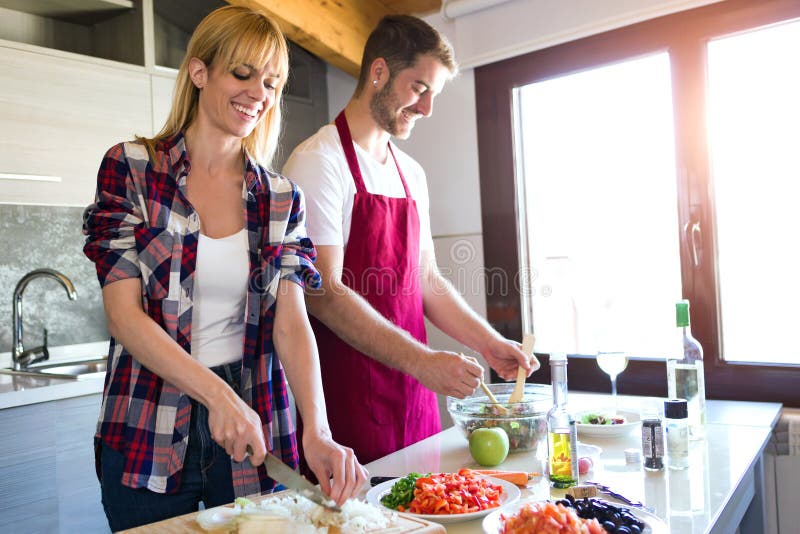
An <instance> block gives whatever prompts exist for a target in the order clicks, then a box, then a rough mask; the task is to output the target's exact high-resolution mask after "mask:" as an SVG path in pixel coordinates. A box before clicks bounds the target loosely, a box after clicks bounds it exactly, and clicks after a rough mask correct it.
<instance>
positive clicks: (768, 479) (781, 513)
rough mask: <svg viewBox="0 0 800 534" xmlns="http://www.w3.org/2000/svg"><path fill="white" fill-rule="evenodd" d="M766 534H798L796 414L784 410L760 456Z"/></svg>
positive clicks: (799, 433)
mask: <svg viewBox="0 0 800 534" xmlns="http://www.w3.org/2000/svg"><path fill="white" fill-rule="evenodd" d="M764 483H765V486H766V489H765V496H764V497H765V501H766V508H767V510H766V515H767V529H768V530H767V532H768V534H797V533H798V532H800V506H798V495H800V410H798V409H793V408H784V409H783V413H782V414H781V419H780V421H779V422H778V424H777V425H776V426H775V430H774V431H773V433H772V439H771V440H770V443H769V446H768V447H767V450H766V452H765V454H764Z"/></svg>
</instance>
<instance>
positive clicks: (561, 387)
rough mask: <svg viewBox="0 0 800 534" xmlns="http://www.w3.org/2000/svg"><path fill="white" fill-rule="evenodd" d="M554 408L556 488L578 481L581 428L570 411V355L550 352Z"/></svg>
mask: <svg viewBox="0 0 800 534" xmlns="http://www.w3.org/2000/svg"><path fill="white" fill-rule="evenodd" d="M550 376H551V378H552V382H553V407H552V408H550V411H548V412H547V446H548V448H547V450H548V466H549V468H550V482H551V484H552V485H553V486H554V487H556V488H568V487H570V486H574V485H575V484H577V483H578V427H577V426H575V419H574V418H573V417H572V415H570V413H569V411H568V410H567V355H566V354H563V353H554V354H551V355H550Z"/></svg>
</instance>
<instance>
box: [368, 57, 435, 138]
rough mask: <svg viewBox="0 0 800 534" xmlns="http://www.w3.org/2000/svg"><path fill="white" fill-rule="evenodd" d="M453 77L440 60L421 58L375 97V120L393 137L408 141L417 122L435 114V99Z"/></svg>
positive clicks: (372, 104)
mask: <svg viewBox="0 0 800 534" xmlns="http://www.w3.org/2000/svg"><path fill="white" fill-rule="evenodd" d="M449 76H450V71H449V70H447V67H445V66H444V65H442V63H441V62H440V61H439V60H438V59H436V58H434V57H433V56H428V55H423V56H420V57H419V58H418V59H417V62H416V64H414V65H413V66H412V67H409V68H407V69H404V70H401V71H399V72H397V73H393V76H392V77H391V78H390V79H389V81H388V83H387V84H386V85H385V86H384V87H383V88H382V89H381V90H379V91H378V92H377V93H376V94H375V95H374V96H373V97H372V100H371V101H370V111H371V112H372V118H373V120H374V121H375V122H376V123H377V124H378V126H380V127H381V128H383V129H384V130H386V131H387V132H388V133H389V134H390V135H392V136H394V137H397V138H398V139H408V137H409V136H410V135H411V129H412V128H414V123H415V122H416V120H417V119H418V118H420V117H423V116H424V117H429V116H430V115H431V113H432V112H433V99H434V98H435V97H436V95H438V94H439V93H440V92H441V91H442V88H443V87H444V84H445V82H446V81H447V79H448V77H449Z"/></svg>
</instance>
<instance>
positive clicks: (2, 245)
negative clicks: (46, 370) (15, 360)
mask: <svg viewBox="0 0 800 534" xmlns="http://www.w3.org/2000/svg"><path fill="white" fill-rule="evenodd" d="M82 212H83V208H77V207H62V206H24V205H3V204H0V251H2V254H0V289H2V293H3V295H2V296H3V298H2V299H0V317H2V318H3V321H2V324H3V327H2V328H0V352H7V351H10V350H11V338H12V334H11V297H12V294H13V291H14V287H15V286H16V284H17V282H18V281H19V279H20V278H22V276H23V275H24V274H25V273H27V272H28V271H31V270H33V269H38V268H41V267H49V268H53V269H56V270H58V271H60V272H61V273H63V274H64V275H66V276H67V278H69V279H70V280H71V281H72V283H73V285H74V286H75V291H76V293H77V294H78V299H77V300H75V301H70V300H68V299H67V294H66V292H65V290H64V289H63V288H62V287H61V285H60V284H59V283H58V282H56V281H55V280H53V279H51V278H37V279H35V280H33V281H31V282H30V284H29V285H28V286H27V288H26V289H25V292H24V293H23V318H24V319H25V321H24V336H23V340H24V341H25V347H26V348H31V347H35V346H39V345H41V342H42V329H43V328H47V335H48V345H49V346H51V347H56V346H62V345H74V344H77V343H87V342H91V341H103V340H105V339H108V334H107V332H106V321H105V315H104V314H103V303H102V301H101V298H100V286H99V285H98V283H97V278H96V276H95V270H94V265H93V264H92V263H91V262H90V261H89V260H88V259H87V258H86V257H85V256H84V255H83V253H82V252H81V250H82V248H83V242H84V238H83V235H82V234H81V225H82V218H81V214H82Z"/></svg>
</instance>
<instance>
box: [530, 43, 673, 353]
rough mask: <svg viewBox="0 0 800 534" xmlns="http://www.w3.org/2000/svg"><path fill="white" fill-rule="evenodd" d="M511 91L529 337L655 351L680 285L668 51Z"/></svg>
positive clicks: (666, 345)
mask: <svg viewBox="0 0 800 534" xmlns="http://www.w3.org/2000/svg"><path fill="white" fill-rule="evenodd" d="M514 102H515V107H516V108H517V113H516V118H517V120H518V127H517V129H516V132H515V133H516V142H515V145H516V147H515V148H516V150H517V158H518V161H520V162H521V163H522V168H521V169H519V171H518V173H519V175H520V176H524V180H518V181H517V183H518V184H519V187H520V194H519V197H520V198H522V199H524V200H523V203H522V206H521V207H520V212H521V213H524V214H525V219H524V220H525V223H524V224H526V226H527V228H526V229H525V232H524V234H525V235H526V236H527V238H526V239H525V240H521V243H520V250H521V256H522V257H521V261H522V263H523V265H524V264H527V267H528V268H529V269H530V271H531V272H533V273H536V283H535V285H534V286H533V288H532V289H533V291H531V300H530V302H531V310H530V311H531V314H532V317H529V318H528V317H526V318H525V322H526V323H527V324H532V325H533V331H535V332H536V334H537V349H538V350H540V351H542V352H547V353H549V352H567V353H570V354H576V353H577V354H591V353H596V352H597V351H598V350H604V351H619V350H623V351H624V352H626V353H627V354H630V355H635V356H650V357H657V358H662V359H663V358H664V355H665V354H667V353H669V352H674V351H676V350H677V348H678V345H677V335H676V333H675V328H674V326H675V312H674V308H672V306H673V305H674V304H673V303H674V301H675V300H676V299H679V298H680V295H681V280H680V252H679V244H678V237H677V233H676V231H675V229H676V228H677V225H678V214H677V208H676V207H677V189H676V182H675V148H674V142H673V140H674V138H675V135H674V132H673V128H672V123H673V121H672V96H671V83H670V67H669V55H668V54H666V53H663V52H662V53H658V54H653V55H649V56H645V57H642V58H635V59H632V60H629V61H625V62H620V63H613V64H611V65H605V66H601V67H598V68H596V69H591V70H587V71H582V72H578V73H575V74H569V75H566V76H563V77H559V78H552V79H548V80H543V81H541V82H535V83H532V84H529V85H525V86H523V87H520V88H519V89H517V90H516V91H515V94H514ZM525 311H526V310H525Z"/></svg>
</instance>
